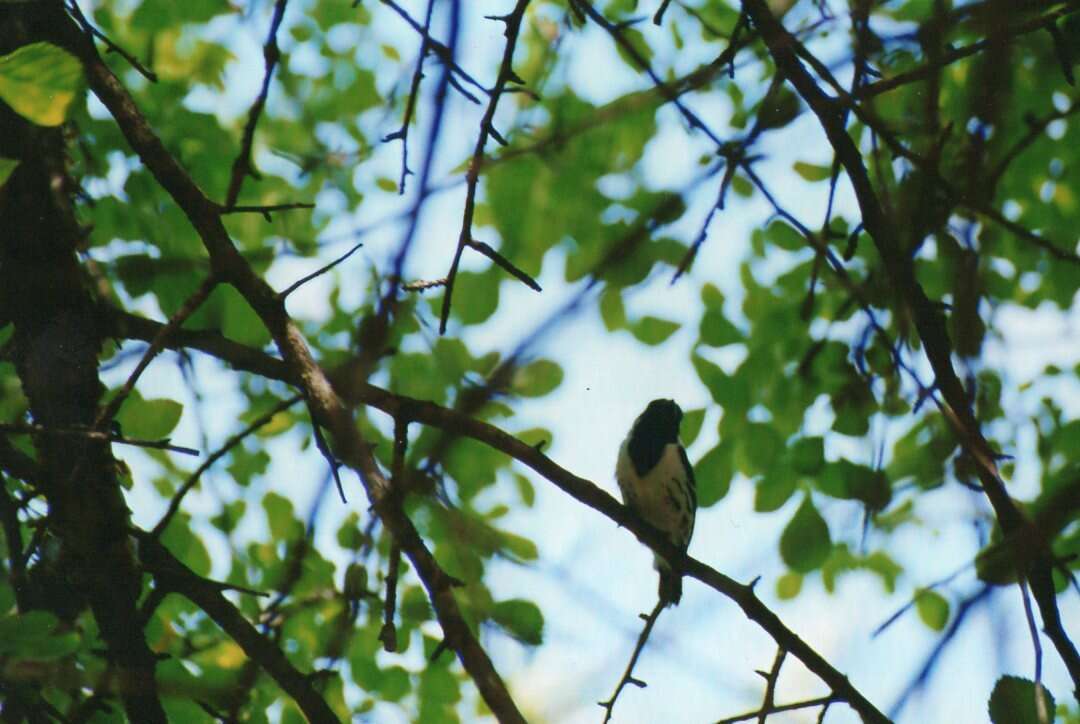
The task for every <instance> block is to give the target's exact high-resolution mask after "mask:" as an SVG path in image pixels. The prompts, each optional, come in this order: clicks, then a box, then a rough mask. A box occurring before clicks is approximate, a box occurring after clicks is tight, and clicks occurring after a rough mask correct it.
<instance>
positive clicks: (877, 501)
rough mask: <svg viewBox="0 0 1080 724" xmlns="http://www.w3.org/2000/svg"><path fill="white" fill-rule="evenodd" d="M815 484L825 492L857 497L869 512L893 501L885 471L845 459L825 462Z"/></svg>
mask: <svg viewBox="0 0 1080 724" xmlns="http://www.w3.org/2000/svg"><path fill="white" fill-rule="evenodd" d="M817 484H818V488H819V489H820V490H821V492H823V493H825V494H826V495H830V496H832V497H834V498H840V499H842V500H860V501H862V502H863V503H865V504H866V505H867V507H869V508H870V509H871V510H872V511H878V510H884V509H885V507H886V506H887V505H888V504H889V501H890V500H892V488H891V487H890V485H889V479H888V478H887V477H886V476H885V473H883V472H882V471H880V470H873V469H872V468H868V467H866V466H865V465H856V464H855V463H852V462H849V461H847V460H837V461H836V462H830V463H826V464H825V466H824V469H823V470H822V472H821V473H820V475H819V476H818V477H817Z"/></svg>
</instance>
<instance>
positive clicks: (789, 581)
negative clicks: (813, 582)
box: [776, 571, 803, 601]
mask: <svg viewBox="0 0 1080 724" xmlns="http://www.w3.org/2000/svg"><path fill="white" fill-rule="evenodd" d="M802 583H803V577H802V575H800V574H798V573H793V572H791V571H788V572H787V573H785V574H784V575H782V576H780V577H779V578H777V579H776V596H777V598H779V599H780V600H781V601H788V600H790V599H792V598H795V597H796V596H798V595H799V591H801V590H802Z"/></svg>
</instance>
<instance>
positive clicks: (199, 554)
mask: <svg viewBox="0 0 1080 724" xmlns="http://www.w3.org/2000/svg"><path fill="white" fill-rule="evenodd" d="M161 544H162V545H163V546H165V547H166V548H168V549H169V551H170V552H171V553H172V554H173V555H174V556H176V557H177V558H179V559H180V560H181V561H182V562H183V563H184V565H186V566H187V567H188V568H190V569H191V570H193V571H194V572H195V573H196V574H198V575H200V576H205V575H208V574H209V573H210V554H209V553H208V552H207V550H206V546H205V545H203V542H202V540H201V539H200V538H199V537H198V536H196V535H194V534H193V533H192V532H191V517H190V516H189V515H187V514H186V513H177V514H176V515H174V516H173V518H172V521H170V522H169V527H168V528H166V529H165V532H164V533H163V534H162V536H161Z"/></svg>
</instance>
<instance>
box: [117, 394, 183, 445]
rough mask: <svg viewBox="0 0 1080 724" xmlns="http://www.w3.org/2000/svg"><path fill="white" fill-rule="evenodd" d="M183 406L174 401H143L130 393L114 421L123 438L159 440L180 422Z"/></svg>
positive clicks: (138, 396) (140, 397)
mask: <svg viewBox="0 0 1080 724" xmlns="http://www.w3.org/2000/svg"><path fill="white" fill-rule="evenodd" d="M183 411H184V406H183V405H181V404H180V403H179V402H176V401H175V400H166V399H155V400H145V399H143V397H142V396H141V395H140V394H139V393H138V392H136V391H134V390H133V391H132V392H131V394H130V395H129V396H128V398H127V400H125V401H124V404H123V406H122V407H121V408H120V412H118V413H117V415H116V421H117V422H118V423H120V429H121V430H122V431H123V434H124V436H125V437H130V438H134V439H138V440H161V439H164V438H165V437H167V436H168V434H169V433H170V432H172V431H173V429H174V428H175V427H176V423H178V422H180V415H181V413H182V412H183Z"/></svg>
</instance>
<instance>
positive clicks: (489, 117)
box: [439, 0, 540, 334]
mask: <svg viewBox="0 0 1080 724" xmlns="http://www.w3.org/2000/svg"><path fill="white" fill-rule="evenodd" d="M528 5H529V0H517V3H516V4H515V5H514V9H513V10H512V11H510V14H509V15H508V16H507V17H506V18H504V22H505V23H506V31H505V33H506V46H505V47H504V48H503V56H502V62H501V63H500V64H499V75H498V77H496V79H495V87H494V88H493V89H492V91H491V98H490V99H489V100H488V105H487V109H486V110H485V111H484V115H483V117H482V118H481V119H480V133H479V135H478V136H477V138H476V145H475V146H474V148H473V155H472V160H470V161H469V170H468V171H467V172H466V174H465V180H466V191H465V210H464V212H463V214H462V220H461V233H460V234H459V235H458V243H457V249H456V250H455V251H454V260H453V261H452V262H451V263H450V271H449V273H448V274H447V275H446V293H445V295H444V296H443V303H442V313H441V314H440V317H439V334H446V324H447V321H448V320H449V319H450V303H451V300H452V298H453V296H454V282H455V281H456V280H457V273H458V265H459V264H460V263H461V254H462V252H463V251H465V247H466V246H470V245H472V244H473V243H474V242H473V237H472V225H473V213H474V211H475V208H476V188H477V186H478V184H479V182H480V162H481V160H482V159H483V156H484V147H485V146H486V145H487V140H488V136H490V135H492V134H493V133H494V134H497V132H496V131H495V125H494V121H495V109H496V108H497V106H498V105H499V99H500V98H501V97H502V95H503V92H504V89H505V88H506V84H507V83H509V82H511V81H513V82H515V83H519V84H521V83H522V81H521V79H520V78H518V77H517V75H516V74H515V73H514V68H513V62H514V48H515V47H517V39H518V33H519V32H520V31H521V22H522V20H523V19H524V17H525V8H526V7H528ZM500 138H501V136H498V135H496V140H498V139H500ZM503 145H505V141H504V142H503ZM484 246H485V247H487V248H488V249H491V247H488V246H487V245H486V244H485V245H484ZM473 248H476V247H473ZM491 251H492V252H494V250H493V249H492V250H491ZM491 258H493V259H494V257H491ZM499 258H500V259H501V258H502V257H501V256H499ZM500 266H503V267H504V268H505V269H507V271H511V270H513V271H511V273H512V274H514V276H517V277H518V278H519V279H521V280H522V281H523V282H525V283H526V284H529V286H530V287H531V288H533V289H535V290H536V291H540V285H539V284H537V283H536V282H535V281H532V279H531V277H529V276H528V275H527V274H525V273H524V272H521V271H520V270H518V269H517V267H515V266H513V265H512V264H510V262H508V261H507V262H506V265H505V266H504V265H502V264H500ZM529 282H532V283H531V284H530V283H529Z"/></svg>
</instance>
